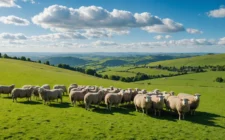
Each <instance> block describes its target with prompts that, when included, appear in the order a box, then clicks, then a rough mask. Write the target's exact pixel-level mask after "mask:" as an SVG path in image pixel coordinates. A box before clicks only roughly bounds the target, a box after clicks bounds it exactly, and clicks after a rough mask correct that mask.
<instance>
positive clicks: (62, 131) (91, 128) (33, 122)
mask: <svg viewBox="0 0 225 140" xmlns="http://www.w3.org/2000/svg"><path fill="white" fill-rule="evenodd" d="M224 74H225V73H224V72H207V73H199V74H188V75H183V76H177V77H171V78H167V79H154V80H147V81H141V82H136V83H123V82H118V81H111V80H105V79H100V78H96V77H92V76H88V75H85V74H81V73H78V72H73V71H68V70H64V69H60V68H56V67H51V66H47V65H43V64H38V63H31V62H23V61H17V60H8V59H0V77H1V78H0V84H15V85H16V87H21V86H22V85H25V84H34V85H42V84H50V85H51V86H53V85H54V84H65V85H66V86H68V85H69V84H71V83H78V84H81V85H98V86H104V87H109V86H115V87H120V88H128V87H129V88H136V87H138V88H141V89H143V88H145V89H147V90H153V89H155V88H158V89H160V90H167V91H170V90H173V91H175V93H178V92H187V93H196V92H198V93H200V94H201V95H202V96H201V103H200V107H199V108H198V109H197V112H196V115H195V116H190V115H186V119H185V120H182V121H178V120H177V118H178V116H177V115H176V114H171V113H169V112H166V111H164V112H163V113H162V116H161V117H155V116H154V115H153V113H150V115H149V116H146V115H142V113H140V112H135V109H134V106H133V105H120V107H119V108H112V111H111V112H110V111H107V110H106V109H105V105H101V106H100V108H97V107H95V106H92V110H91V111H86V110H85V109H84V108H83V105H79V104H78V106H75V107H72V106H71V104H70V102H69V99H68V97H67V96H64V98H63V103H62V104H60V103H57V102H54V103H52V104H51V105H43V104H42V102H41V101H36V100H35V99H32V101H31V102H27V101H26V100H25V99H18V103H13V102H12V99H11V98H9V97H8V96H7V95H1V97H0V103H1V104H2V106H1V110H0V114H1V115H0V124H1V126H0V130H1V131H0V138H1V139H13V140H15V139H76V138H77V139H116V140H118V139H121V140H124V139H143V140H144V139H187V137H188V138H190V137H191V138H193V139H201V140H202V139H204V140H206V139H214V140H216V139H223V138H224V137H225V110H224V109H223V108H224V106H225V102H224V99H225V94H224V93H225V84H224V83H215V82H213V80H214V79H215V78H216V77H218V76H223V75H224ZM148 82H151V84H150V85H147V84H146V83H148ZM143 83H144V84H143ZM186 83H188V85H187V84H186ZM189 84H190V85H189ZM2 114H3V115H2Z"/></svg>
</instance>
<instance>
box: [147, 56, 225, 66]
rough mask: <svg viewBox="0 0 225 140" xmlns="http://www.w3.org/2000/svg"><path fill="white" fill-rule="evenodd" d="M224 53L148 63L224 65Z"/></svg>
mask: <svg viewBox="0 0 225 140" xmlns="http://www.w3.org/2000/svg"><path fill="white" fill-rule="evenodd" d="M224 60H225V54H217V55H205V56H196V57H190V58H180V59H174V60H167V61H158V62H153V63H149V64H148V65H149V66H157V65H159V64H160V65H162V66H177V67H180V66H205V65H214V66H215V65H225V61H224Z"/></svg>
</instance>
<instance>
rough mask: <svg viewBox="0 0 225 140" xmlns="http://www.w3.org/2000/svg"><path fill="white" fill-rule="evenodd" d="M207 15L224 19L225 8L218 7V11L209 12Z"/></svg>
mask: <svg viewBox="0 0 225 140" xmlns="http://www.w3.org/2000/svg"><path fill="white" fill-rule="evenodd" d="M207 14H208V16H209V17H214V18H224V17H225V8H224V7H220V8H219V9H215V10H211V11H209V12H208V13H207Z"/></svg>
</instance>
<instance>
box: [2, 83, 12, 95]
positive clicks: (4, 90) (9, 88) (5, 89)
mask: <svg viewBox="0 0 225 140" xmlns="http://www.w3.org/2000/svg"><path fill="white" fill-rule="evenodd" d="M14 88H15V85H14V84H13V85H10V86H5V85H0V96H1V94H8V96H9V94H11V92H12V90H13V89H14Z"/></svg>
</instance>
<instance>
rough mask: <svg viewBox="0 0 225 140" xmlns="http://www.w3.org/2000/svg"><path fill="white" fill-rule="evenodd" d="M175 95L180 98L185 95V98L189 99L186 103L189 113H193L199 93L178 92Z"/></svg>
mask: <svg viewBox="0 0 225 140" xmlns="http://www.w3.org/2000/svg"><path fill="white" fill-rule="evenodd" d="M177 96H178V97H180V98H182V97H185V98H187V99H188V100H189V101H188V104H189V105H190V112H191V115H194V114H195V110H196V109H197V108H198V106H199V103H200V96H201V95H200V94H198V93H196V94H194V95H191V94H186V93H179V94H178V95H177Z"/></svg>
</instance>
